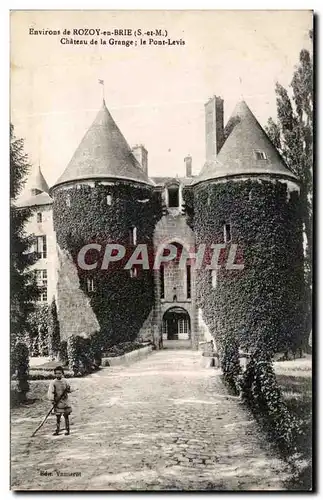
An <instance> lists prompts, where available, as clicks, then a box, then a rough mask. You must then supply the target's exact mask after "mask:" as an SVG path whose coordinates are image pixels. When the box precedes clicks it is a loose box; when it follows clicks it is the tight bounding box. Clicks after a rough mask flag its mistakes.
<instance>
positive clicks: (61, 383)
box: [48, 366, 72, 436]
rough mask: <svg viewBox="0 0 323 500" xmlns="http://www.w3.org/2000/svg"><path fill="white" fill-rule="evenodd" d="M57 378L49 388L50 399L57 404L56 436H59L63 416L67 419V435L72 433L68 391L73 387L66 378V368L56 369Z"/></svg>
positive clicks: (55, 411) (59, 367) (58, 367)
mask: <svg viewBox="0 0 323 500" xmlns="http://www.w3.org/2000/svg"><path fill="white" fill-rule="evenodd" d="M54 375H55V380H51V382H50V384H49V388H48V399H49V400H50V401H51V402H52V404H55V407H54V410H53V412H54V414H55V415H56V431H55V432H54V434H53V435H54V436H58V434H59V428H60V423H61V416H62V415H64V419H65V436H68V435H69V433H70V422H69V418H68V416H69V415H70V413H72V408H71V407H70V405H69V401H68V393H70V392H71V388H70V385H69V383H68V382H67V380H66V379H65V378H64V370H63V368H62V367H61V366H57V367H56V368H55V369H54Z"/></svg>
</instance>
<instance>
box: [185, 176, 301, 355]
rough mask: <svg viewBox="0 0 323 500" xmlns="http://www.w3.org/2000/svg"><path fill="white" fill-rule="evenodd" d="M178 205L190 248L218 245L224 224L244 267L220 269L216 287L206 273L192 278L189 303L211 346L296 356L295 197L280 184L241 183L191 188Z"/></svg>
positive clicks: (297, 245) (298, 262)
mask: <svg viewBox="0 0 323 500" xmlns="http://www.w3.org/2000/svg"><path fill="white" fill-rule="evenodd" d="M184 199H185V203H186V207H187V213H188V220H189V222H190V224H191V225H192V227H193V229H194V231H195V234H196V244H197V245H199V244H200V243H206V244H212V243H223V241H224V236H223V225H224V223H230V224H231V235H232V239H231V243H236V244H237V245H238V260H239V261H240V262H243V263H244V269H243V270H227V269H225V267H224V266H222V267H221V269H220V270H218V271H217V279H216V286H214V284H213V285H212V275H211V271H210V270H206V269H205V268H204V269H202V270H200V271H198V272H197V284H196V285H197V302H198V305H199V307H201V308H202V310H203V315H204V318H205V321H206V323H207V325H208V327H209V328H210V331H211V333H212V335H213V336H214V337H215V339H216V341H217V345H218V346H219V347H220V348H222V349H224V350H225V349H226V346H229V345H230V344H233V343H235V341H237V342H238V345H239V346H240V347H242V348H244V349H248V350H253V349H254V348H256V347H258V348H260V349H262V350H266V351H267V352H270V353H273V352H276V351H280V350H285V349H287V348H292V349H296V347H298V346H299V345H300V343H301V339H302V335H303V321H304V311H303V307H304V306H303V304H304V300H303V293H304V283H303V248H302V226H301V218H300V208H299V195H298V192H297V191H293V192H291V193H289V194H288V193H287V186H286V183H283V182H278V181H273V182H270V181H261V182H257V180H241V181H229V182H226V183H216V182H214V183H210V182H209V183H203V184H198V185H197V186H195V187H194V188H193V189H189V190H187V192H186V193H185V195H184ZM229 247H230V244H228V245H227V248H226V250H225V251H224V254H223V255H222V257H224V259H223V261H224V262H225V261H226V258H225V257H226V255H227V252H228V249H229Z"/></svg>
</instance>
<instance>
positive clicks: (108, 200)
mask: <svg viewBox="0 0 323 500" xmlns="http://www.w3.org/2000/svg"><path fill="white" fill-rule="evenodd" d="M107 205H109V207H110V206H111V205H112V194H107Z"/></svg>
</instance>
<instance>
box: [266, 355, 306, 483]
mask: <svg viewBox="0 0 323 500" xmlns="http://www.w3.org/2000/svg"><path fill="white" fill-rule="evenodd" d="M274 366H275V372H276V376H277V381H278V383H279V385H280V387H281V389H282V391H283V397H284V400H285V403H286V405H287V406H288V409H289V410H290V412H291V413H292V414H293V415H296V416H297V417H298V419H299V421H300V422H301V429H302V434H300V435H299V438H298V440H297V442H296V448H297V452H296V454H295V457H292V459H293V465H294V467H295V474H294V476H293V478H292V480H291V481H290V484H289V485H288V489H298V490H299V489H302V490H309V489H311V475H312V357H311V356H306V357H304V358H300V359H296V360H293V361H279V362H276V363H275V364H274Z"/></svg>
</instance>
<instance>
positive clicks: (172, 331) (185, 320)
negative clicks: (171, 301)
mask: <svg viewBox="0 0 323 500" xmlns="http://www.w3.org/2000/svg"><path fill="white" fill-rule="evenodd" d="M190 339H191V319H190V315H189V314H188V312H187V311H185V309H183V308H182V307H171V308H170V309H168V310H167V311H166V312H165V313H164V316H163V340H190Z"/></svg>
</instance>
